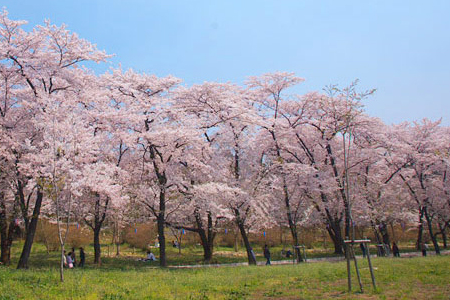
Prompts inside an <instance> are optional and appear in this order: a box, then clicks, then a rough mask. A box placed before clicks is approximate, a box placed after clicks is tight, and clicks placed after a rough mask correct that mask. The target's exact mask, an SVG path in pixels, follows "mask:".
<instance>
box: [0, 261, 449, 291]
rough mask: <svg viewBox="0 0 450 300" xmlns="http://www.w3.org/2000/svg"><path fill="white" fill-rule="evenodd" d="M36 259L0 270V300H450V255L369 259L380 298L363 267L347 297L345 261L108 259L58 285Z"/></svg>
mask: <svg viewBox="0 0 450 300" xmlns="http://www.w3.org/2000/svg"><path fill="white" fill-rule="evenodd" d="M36 255H43V254H42V253H34V255H33V259H32V261H35V260H36V259H37V258H39V257H38V256H36ZM40 258H41V259H42V261H41V263H39V264H38V263H34V267H32V268H31V269H30V270H15V269H14V268H13V267H10V268H7V267H0V299H258V298H263V299H450V257H449V256H441V257H434V256H431V257H430V256H429V257H417V258H400V259H394V258H374V260H373V265H374V266H375V268H376V270H375V276H376V279H377V284H378V290H377V291H373V290H372V287H371V281H370V274H369V270H368V267H367V263H366V262H362V261H360V269H361V273H362V276H363V283H364V287H365V293H364V294H359V293H357V292H356V290H357V283H356V281H355V282H354V291H355V292H353V293H350V294H349V293H347V291H346V290H347V281H346V264H345V262H338V263H330V262H323V263H322V262H321V263H308V264H299V265H284V266H268V267H265V266H257V267H256V266H252V267H248V266H243V267H220V268H196V269H171V268H169V269H159V268H158V267H156V265H157V264H154V265H151V264H148V263H137V262H134V261H133V260H130V259H124V258H105V259H104V264H103V266H102V267H94V266H92V265H88V267H86V268H84V269H73V270H66V272H65V277H66V280H65V282H64V283H59V282H58V280H59V273H58V270H57V269H56V268H55V262H56V260H54V259H55V258H54V255H53V254H52V256H51V259H44V257H40ZM44 262H45V263H44ZM131 262H133V263H131ZM152 264H153V263H152ZM32 266H33V265H32Z"/></svg>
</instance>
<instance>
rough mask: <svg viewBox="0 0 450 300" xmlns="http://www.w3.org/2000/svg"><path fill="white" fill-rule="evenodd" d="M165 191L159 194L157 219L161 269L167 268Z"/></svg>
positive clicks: (162, 190)
mask: <svg viewBox="0 0 450 300" xmlns="http://www.w3.org/2000/svg"><path fill="white" fill-rule="evenodd" d="M165 196H166V195H165V190H164V189H161V191H160V193H159V213H158V217H157V223H158V242H159V265H160V266H161V267H166V266H167V260H166V237H165V235H164V226H165V222H166V220H165V210H166V201H165Z"/></svg>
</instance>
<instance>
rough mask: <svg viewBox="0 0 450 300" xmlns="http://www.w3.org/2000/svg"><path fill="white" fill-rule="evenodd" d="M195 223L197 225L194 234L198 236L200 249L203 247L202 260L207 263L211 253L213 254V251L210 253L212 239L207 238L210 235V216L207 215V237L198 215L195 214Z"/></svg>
mask: <svg viewBox="0 0 450 300" xmlns="http://www.w3.org/2000/svg"><path fill="white" fill-rule="evenodd" d="M195 221H196V223H197V230H196V232H197V233H198V235H199V237H200V241H201V243H202V247H203V260H204V262H205V263H209V262H210V261H211V259H212V253H213V251H212V246H213V244H212V240H213V238H211V237H210V236H209V235H210V233H211V231H210V229H209V227H210V226H211V225H212V220H211V225H210V215H208V235H207V234H206V230H205V229H204V227H203V223H202V220H201V217H200V215H199V214H198V213H196V215H195Z"/></svg>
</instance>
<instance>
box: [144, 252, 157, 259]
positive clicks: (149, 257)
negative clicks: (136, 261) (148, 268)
mask: <svg viewBox="0 0 450 300" xmlns="http://www.w3.org/2000/svg"><path fill="white" fill-rule="evenodd" d="M155 260H156V257H155V254H153V253H152V252H151V251H147V257H146V258H145V261H155Z"/></svg>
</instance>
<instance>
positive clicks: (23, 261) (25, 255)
mask: <svg viewBox="0 0 450 300" xmlns="http://www.w3.org/2000/svg"><path fill="white" fill-rule="evenodd" d="M43 196H44V195H43V193H42V191H41V189H40V188H38V189H37V195H36V203H35V204H34V210H33V216H32V217H31V221H30V223H29V225H28V226H27V228H26V236H25V244H24V245H23V249H22V254H21V255H20V259H19V263H18V264H17V269H28V260H29V258H30V254H31V247H32V246H33V241H34V235H35V233H36V228H37V224H38V220H39V214H40V213H41V205H42V198H43Z"/></svg>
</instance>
